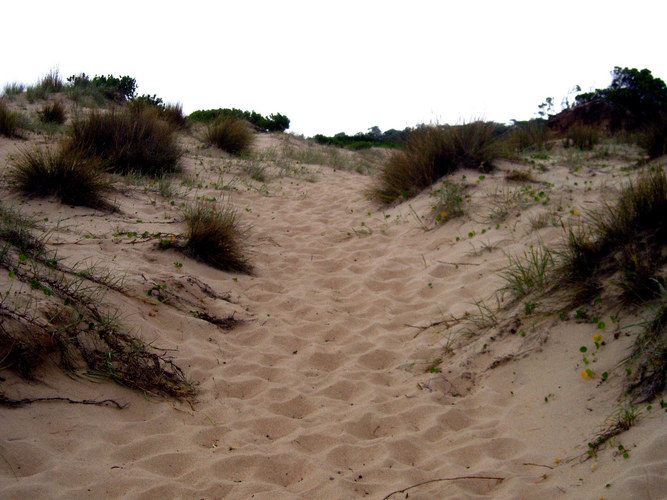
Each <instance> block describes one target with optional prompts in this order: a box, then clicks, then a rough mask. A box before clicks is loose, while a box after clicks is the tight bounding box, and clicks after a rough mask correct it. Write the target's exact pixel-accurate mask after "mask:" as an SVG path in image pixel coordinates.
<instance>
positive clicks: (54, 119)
mask: <svg viewBox="0 0 667 500" xmlns="http://www.w3.org/2000/svg"><path fill="white" fill-rule="evenodd" d="M39 119H40V120H41V121H42V122H44V123H56V124H58V125H62V124H63V123H65V120H66V119H67V115H66V113H65V107H64V106H63V103H62V102H60V101H54V102H52V103H51V104H45V105H44V106H42V109H41V110H40V111H39Z"/></svg>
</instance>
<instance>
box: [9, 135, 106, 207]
mask: <svg viewBox="0 0 667 500" xmlns="http://www.w3.org/2000/svg"><path fill="white" fill-rule="evenodd" d="M7 178H8V180H9V182H10V183H11V184H12V185H13V186H14V187H15V188H16V189H18V190H20V191H22V192H24V193H26V194H29V195H34V196H51V195H53V196H56V197H57V198H59V199H60V200H61V201H62V202H63V203H67V204H70V205H82V206H88V207H94V208H109V207H110V204H109V202H108V201H106V200H105V199H104V195H105V194H106V193H107V192H108V191H109V190H110V189H111V184H110V181H109V178H108V177H107V175H106V173H105V172H104V171H103V170H101V169H100V168H99V166H98V165H97V163H96V161H95V160H94V159H91V158H86V157H82V156H80V155H78V154H76V153H75V152H72V151H67V150H63V149H58V150H56V151H52V150H50V149H41V148H39V147H33V148H32V149H23V150H21V151H20V153H19V154H18V156H17V158H16V159H15V160H13V162H12V164H11V166H10V169H9V171H8V173H7Z"/></svg>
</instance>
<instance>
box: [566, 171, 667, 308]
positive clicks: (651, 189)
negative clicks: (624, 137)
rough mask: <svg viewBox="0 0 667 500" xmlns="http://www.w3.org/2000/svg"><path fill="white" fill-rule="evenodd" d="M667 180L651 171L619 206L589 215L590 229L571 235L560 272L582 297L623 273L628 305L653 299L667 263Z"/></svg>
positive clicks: (627, 192)
mask: <svg viewBox="0 0 667 500" xmlns="http://www.w3.org/2000/svg"><path fill="white" fill-rule="evenodd" d="M666 213H667V177H666V176H665V172H664V171H663V170H662V169H656V170H649V171H646V172H644V173H642V174H641V175H640V176H639V177H637V178H636V179H635V180H633V181H631V182H629V183H628V184H627V185H626V186H625V188H624V189H623V191H622V193H621V196H620V198H619V200H618V201H617V202H616V203H615V204H608V205H606V206H605V207H603V209H601V210H597V211H595V212H593V213H592V214H591V215H590V222H589V224H588V225H587V226H583V227H580V228H578V229H574V228H573V229H570V230H569V234H568V241H567V244H566V247H565V250H564V251H563V252H562V261H563V265H562V270H563V273H564V277H565V279H566V280H567V281H569V282H570V283H572V284H574V285H576V286H578V287H580V288H581V291H582V292H584V294H585V295H586V294H588V293H595V292H596V291H598V290H599V289H601V287H602V280H603V278H605V279H606V278H607V277H610V276H611V275H614V274H615V273H617V271H619V273H620V275H619V276H617V278H616V280H615V283H616V284H617V285H618V286H619V287H620V288H621V289H622V290H623V292H624V296H625V297H626V298H627V299H630V300H646V299H647V298H649V297H651V296H655V294H656V293H657V292H658V290H659V287H658V285H659V284H660V283H661V282H662V281H663V278H662V277H660V276H659V275H658V272H659V270H660V268H661V267H662V266H663V265H664V264H665V262H666V261H667V256H665V252H664V248H665V246H666V245H667V217H665V214H666Z"/></svg>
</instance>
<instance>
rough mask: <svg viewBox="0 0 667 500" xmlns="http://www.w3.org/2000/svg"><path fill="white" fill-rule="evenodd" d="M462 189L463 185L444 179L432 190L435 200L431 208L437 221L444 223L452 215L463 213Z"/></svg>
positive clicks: (463, 188) (458, 215) (463, 197)
mask: <svg viewBox="0 0 667 500" xmlns="http://www.w3.org/2000/svg"><path fill="white" fill-rule="evenodd" d="M464 190H465V186H464V185H462V184H460V183H456V182H452V181H450V180H449V179H446V180H444V181H443V182H442V185H441V186H440V187H439V188H438V189H436V190H435V191H434V192H433V195H434V196H435V197H436V202H435V204H434V205H433V207H432V209H433V213H434V214H435V220H436V221H437V222H441V223H444V222H446V221H448V220H450V219H452V218H454V217H460V216H461V215H463V204H464V202H465V196H464Z"/></svg>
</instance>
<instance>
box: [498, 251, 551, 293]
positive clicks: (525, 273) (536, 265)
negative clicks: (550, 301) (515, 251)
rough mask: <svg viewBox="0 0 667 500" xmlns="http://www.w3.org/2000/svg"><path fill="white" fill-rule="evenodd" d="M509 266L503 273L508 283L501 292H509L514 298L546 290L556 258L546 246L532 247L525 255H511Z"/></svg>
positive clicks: (502, 275)
mask: <svg viewBox="0 0 667 500" xmlns="http://www.w3.org/2000/svg"><path fill="white" fill-rule="evenodd" d="M508 258H509V266H508V267H507V269H505V271H504V272H503V273H502V274H501V277H502V278H503V279H504V280H505V282H506V284H505V286H504V287H503V288H501V290H500V291H501V293H505V292H508V293H510V294H511V296H512V298H513V299H514V300H518V299H522V298H523V297H526V296H527V295H529V294H532V293H538V292H539V291H541V290H544V289H545V287H546V286H547V284H548V283H549V279H550V276H551V271H552V269H553V265H554V259H553V257H552V255H551V251H550V250H549V249H548V248H546V247H545V246H542V245H540V246H537V247H531V248H530V249H529V250H528V251H526V252H525V253H524V255H523V257H513V256H511V255H510V256H509V257H508Z"/></svg>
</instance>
